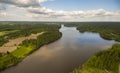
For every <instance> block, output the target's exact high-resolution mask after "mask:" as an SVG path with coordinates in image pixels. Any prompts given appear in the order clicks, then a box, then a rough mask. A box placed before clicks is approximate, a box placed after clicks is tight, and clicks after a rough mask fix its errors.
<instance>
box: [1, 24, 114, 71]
mask: <svg viewBox="0 0 120 73" xmlns="http://www.w3.org/2000/svg"><path fill="white" fill-rule="evenodd" d="M60 31H61V32H62V34H63V36H62V38H61V39H60V40H58V41H56V42H54V43H51V44H49V45H45V46H43V47H41V48H40V49H39V50H37V51H35V52H34V53H32V54H31V55H29V56H28V57H27V58H25V59H24V60H23V61H22V62H21V63H19V64H18V65H17V66H14V67H11V68H9V69H6V70H5V71H3V72H2V73H69V72H71V71H72V70H73V69H75V68H77V67H79V66H81V65H82V64H83V63H84V62H85V61H87V60H88V58H89V57H91V56H92V55H93V54H94V53H96V52H98V51H100V50H104V49H106V48H109V47H111V46H112V44H114V43H115V42H114V41H108V40H104V39H102V38H101V37H100V35H99V34H98V33H90V32H85V33H80V32H79V31H78V30H76V28H75V27H64V26H62V28H61V29H60Z"/></svg>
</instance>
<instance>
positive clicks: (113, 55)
mask: <svg viewBox="0 0 120 73" xmlns="http://www.w3.org/2000/svg"><path fill="white" fill-rule="evenodd" d="M119 64H120V44H115V45H113V47H112V48H110V49H109V50H105V51H101V52H99V53H97V54H95V55H94V56H93V57H91V58H90V59H89V60H88V61H87V62H86V63H85V64H84V65H83V67H82V68H79V69H76V70H75V71H73V72H72V73H119Z"/></svg>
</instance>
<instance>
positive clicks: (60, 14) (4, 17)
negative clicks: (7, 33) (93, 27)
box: [0, 0, 120, 21]
mask: <svg viewBox="0 0 120 73" xmlns="http://www.w3.org/2000/svg"><path fill="white" fill-rule="evenodd" d="M0 21H120V0H0Z"/></svg>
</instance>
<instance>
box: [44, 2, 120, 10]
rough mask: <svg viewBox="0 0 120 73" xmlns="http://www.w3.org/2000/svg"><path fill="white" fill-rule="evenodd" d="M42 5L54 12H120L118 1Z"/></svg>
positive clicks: (48, 3) (46, 3) (47, 3)
mask: <svg viewBox="0 0 120 73" xmlns="http://www.w3.org/2000/svg"><path fill="white" fill-rule="evenodd" d="M42 5H43V6H45V7H47V8H51V9H54V10H70V11H71V10H93V9H106V10H114V11H116V10H120V0H54V1H48V2H44V3H42Z"/></svg>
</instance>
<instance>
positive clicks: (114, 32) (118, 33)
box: [77, 23, 120, 41]
mask: <svg viewBox="0 0 120 73" xmlns="http://www.w3.org/2000/svg"><path fill="white" fill-rule="evenodd" d="M77 29H78V30H79V31H80V32H86V31H88V32H98V33H99V34H100V36H101V37H103V38H104V39H107V40H116V41H120V23H93V24H90V23H89V24H81V25H78V26H77Z"/></svg>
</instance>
